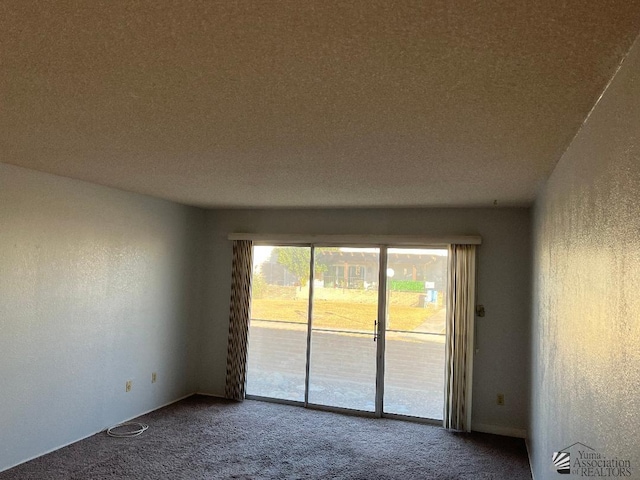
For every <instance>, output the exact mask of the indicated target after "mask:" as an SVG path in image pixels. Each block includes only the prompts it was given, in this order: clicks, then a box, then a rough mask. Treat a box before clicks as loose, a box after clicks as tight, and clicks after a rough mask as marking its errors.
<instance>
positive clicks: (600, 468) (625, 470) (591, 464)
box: [571, 451, 631, 477]
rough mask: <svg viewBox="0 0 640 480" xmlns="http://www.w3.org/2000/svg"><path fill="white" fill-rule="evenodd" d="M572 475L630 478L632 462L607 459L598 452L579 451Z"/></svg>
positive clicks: (572, 464)
mask: <svg viewBox="0 0 640 480" xmlns="http://www.w3.org/2000/svg"><path fill="white" fill-rule="evenodd" d="M571 473H572V474H573V475H579V476H581V477H630V476H631V461H630V460H618V459H617V458H613V459H612V458H606V457H605V456H604V455H602V454H600V453H598V452H583V451H578V455H577V457H576V458H575V460H574V461H573V462H571Z"/></svg>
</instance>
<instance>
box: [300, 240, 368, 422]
mask: <svg viewBox="0 0 640 480" xmlns="http://www.w3.org/2000/svg"><path fill="white" fill-rule="evenodd" d="M379 257H380V255H379V249H377V248H344V247H340V248H337V247H317V248H316V249H315V260H314V262H315V263H314V270H315V278H316V280H315V282H314V285H313V310H312V328H311V354H310V366H309V397H308V400H309V403H312V404H317V405H326V406H331V407H338V408H349V409H355V410H363V411H370V412H373V411H375V402H376V351H377V343H376V342H375V341H374V339H375V328H376V321H377V317H378V272H379Z"/></svg>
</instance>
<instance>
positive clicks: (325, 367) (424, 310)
mask: <svg viewBox="0 0 640 480" xmlns="http://www.w3.org/2000/svg"><path fill="white" fill-rule="evenodd" d="M387 252H388V254H387V264H386V270H385V271H386V274H387V288H386V291H385V292H383V295H382V296H381V295H380V292H379V280H380V278H379V272H380V258H381V255H380V249H379V248H347V247H333V246H332V247H317V248H315V249H314V260H313V261H314V268H313V271H314V276H313V278H311V275H310V273H311V269H310V263H311V248H310V247H277V246H257V247H255V248H254V266H253V284H252V285H253V286H252V304H251V323H250V329H249V350H248V373H247V394H248V395H254V396H260V397H269V398H274V399H281V400H291V401H297V402H307V403H309V404H314V405H323V406H329V407H335V408H347V409H353V410H360V411H367V412H375V411H376V406H380V407H381V408H379V410H383V411H384V412H386V413H392V414H399V415H406V416H414V417H423V418H432V419H440V418H442V408H443V385H444V346H445V338H446V332H445V314H446V310H445V291H446V277H447V251H446V250H444V249H391V248H390V249H388V250H387ZM311 286H313V300H312V315H311V328H310V329H309V323H308V322H309V296H310V291H311V289H310V287H311ZM380 302H382V305H383V307H384V310H383V311H384V312H385V313H386V315H385V322H384V323H385V324H386V326H385V328H384V329H381V328H380V326H379V319H378V317H379V305H380ZM381 336H384V342H382V344H380V343H381V342H380V340H381V339H380V337H381ZM383 350H384V351H383ZM380 354H381V355H383V362H379V361H378V358H377V357H378V356H379V355H380ZM307 365H308V368H307ZM382 372H384V373H382ZM381 383H383V384H384V388H382V387H383V386H382V384H381ZM383 390H384V397H382V391H383Z"/></svg>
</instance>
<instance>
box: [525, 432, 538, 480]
mask: <svg viewBox="0 0 640 480" xmlns="http://www.w3.org/2000/svg"><path fill="white" fill-rule="evenodd" d="M524 445H525V447H526V448H527V458H528V459H529V469H530V470H531V479H532V480H536V476H535V475H534V474H533V462H532V461H531V449H530V448H529V437H528V436H527V438H525V439H524Z"/></svg>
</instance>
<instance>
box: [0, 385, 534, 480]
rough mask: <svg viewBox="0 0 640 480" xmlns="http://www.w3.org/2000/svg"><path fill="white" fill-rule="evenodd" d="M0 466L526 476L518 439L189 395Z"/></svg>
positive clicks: (22, 470) (75, 475) (25, 472)
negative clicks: (118, 428)
mask: <svg viewBox="0 0 640 480" xmlns="http://www.w3.org/2000/svg"><path fill="white" fill-rule="evenodd" d="M137 421H140V422H143V423H146V424H148V425H149V429H148V430H147V431H146V432H145V433H143V434H142V435H141V436H138V437H135V438H112V437H108V436H107V435H106V433H99V434H97V435H94V436H92V437H89V438H87V439H85V440H82V441H80V442H77V443H74V444H73V445H70V446H68V447H65V448H62V449H60V450H57V451H55V452H53V453H50V454H48V455H45V456H42V457H39V458H37V459H35V460H32V461H30V462H27V463H25V464H22V465H19V466H17V467H15V468H13V469H11V470H7V471H5V472H2V473H0V480H9V479H12V480H14V479H37V480H45V479H46V480H58V479H65V480H68V479H78V480H80V479H82V480H91V479H116V478H118V479H137V480H144V479H176V480H179V479H218V478H225V479H226V478H229V479H298V478H309V479H311V478H313V479H315V478H322V479H324V478H330V479H363V480H364V479H367V480H375V479H402V480H409V479H432V478H433V479H510V480H515V479H531V474H530V470H529V462H528V459H527V452H526V449H525V445H524V442H523V441H522V440H520V439H514V438H508V437H501V436H497V435H488V434H480V433H471V434H460V433H457V434H456V433H451V432H448V431H446V430H444V429H443V428H440V427H437V426H432V425H424V424H418V423H411V422H404V421H398V420H390V419H372V418H362V417H356V416H347V415H341V414H336V413H330V412H322V411H317V410H309V409H304V408H300V407H292V406H288V405H278V404H273V403H267V402H258V401H251V400H247V401H245V402H243V403H236V402H229V401H226V400H221V399H216V398H211V397H203V396H193V397H190V398H188V399H186V400H182V401H180V402H178V403H175V404H173V405H171V406H169V407H166V408H163V409H160V410H156V411H155V412H152V413H150V414H148V415H144V416H142V417H140V418H138V419H137Z"/></svg>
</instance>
